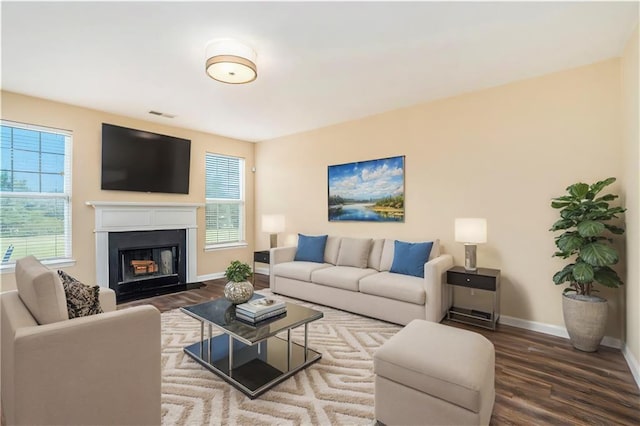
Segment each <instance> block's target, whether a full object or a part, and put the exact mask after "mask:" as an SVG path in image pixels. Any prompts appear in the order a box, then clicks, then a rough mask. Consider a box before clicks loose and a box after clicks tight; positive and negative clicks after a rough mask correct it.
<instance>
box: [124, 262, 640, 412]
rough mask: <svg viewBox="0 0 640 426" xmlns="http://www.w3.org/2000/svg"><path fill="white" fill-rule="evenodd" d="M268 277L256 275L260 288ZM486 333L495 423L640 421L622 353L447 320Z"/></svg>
mask: <svg viewBox="0 0 640 426" xmlns="http://www.w3.org/2000/svg"><path fill="white" fill-rule="evenodd" d="M268 280H269V277H267V276H264V275H256V283H255V287H256V289H257V290H259V289H263V288H268V287H269V281H268ZM224 284H225V280H224V279H220V280H212V281H207V282H206V283H205V286H203V287H202V288H199V289H195V290H189V291H184V292H181V293H175V294H168V295H164V296H156V297H153V298H149V299H144V300H138V301H135V302H129V303H126V304H121V305H119V306H118V309H123V308H126V307H129V306H135V305H141V304H152V305H154V306H155V307H157V308H158V309H159V310H160V311H163V312H164V311H168V310H171V309H176V308H179V307H181V306H187V305H192V304H196V303H201V302H205V301H207V300H211V299H213V298H217V297H221V296H222V295H223V288H224ZM445 323H446V324H447V325H451V326H454V327H459V328H465V329H468V330H472V331H475V332H478V333H480V334H482V335H483V336H485V337H487V338H488V339H489V340H490V341H491V342H493V344H494V346H495V349H496V403H495V406H494V409H493V416H492V418H491V424H492V425H592V424H594V425H640V391H639V390H638V387H637V386H636V384H635V382H634V380H633V377H632V375H631V372H630V371H629V367H628V366H627V363H626V361H625V360H624V357H623V355H622V353H621V352H620V351H619V350H617V349H612V348H607V347H603V346H601V347H600V349H599V350H598V352H595V353H585V352H580V351H578V350H575V349H573V347H572V346H571V344H570V343H569V341H568V340H566V339H563V338H560V337H554V336H549V335H547V334H542V333H537V332H533V331H528V330H523V329H520V328H515V327H510V326H505V325H498V329H497V330H496V331H490V330H484V329H481V328H477V327H473V326H467V325H464V324H459V323H455V322H448V321H445Z"/></svg>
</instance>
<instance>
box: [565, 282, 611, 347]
mask: <svg viewBox="0 0 640 426" xmlns="http://www.w3.org/2000/svg"><path fill="white" fill-rule="evenodd" d="M562 315H563V316H564V324H565V326H566V327H567V332H568V333H569V340H570V341H571V344H572V345H573V347H574V348H576V349H579V350H581V351H584V352H595V351H597V350H598V346H599V345H600V342H601V341H602V338H603V337H604V332H605V328H606V325H607V299H603V298H602V297H597V296H581V295H577V294H564V295H563V296H562Z"/></svg>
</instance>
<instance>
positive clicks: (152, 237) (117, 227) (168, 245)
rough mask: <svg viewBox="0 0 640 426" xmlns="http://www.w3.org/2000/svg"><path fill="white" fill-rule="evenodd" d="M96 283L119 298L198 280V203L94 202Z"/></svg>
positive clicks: (177, 287)
mask: <svg viewBox="0 0 640 426" xmlns="http://www.w3.org/2000/svg"><path fill="white" fill-rule="evenodd" d="M87 205H90V206H92V207H94V209H95V231H94V232H95V243H96V283H97V284H98V285H100V286H103V287H110V288H112V289H113V290H114V291H116V297H117V300H118V302H123V301H126V300H131V299H135V298H140V297H148V296H152V295H154V294H161V293H166V292H171V291H181V290H184V289H186V288H187V285H188V284H189V283H195V282H196V281H197V275H196V274H197V251H196V239H197V224H196V210H197V209H198V208H199V207H202V206H203V204H197V203H130V202H109V201H90V202H87Z"/></svg>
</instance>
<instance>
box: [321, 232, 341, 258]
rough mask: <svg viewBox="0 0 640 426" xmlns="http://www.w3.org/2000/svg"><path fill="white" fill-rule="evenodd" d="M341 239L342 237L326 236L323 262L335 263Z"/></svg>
mask: <svg viewBox="0 0 640 426" xmlns="http://www.w3.org/2000/svg"><path fill="white" fill-rule="evenodd" d="M341 240H342V238H340V237H334V236H331V235H329V236H328V237H327V244H326V245H325V247H324V263H330V264H332V265H335V264H336V262H337V261H338V252H339V251H340V241H341Z"/></svg>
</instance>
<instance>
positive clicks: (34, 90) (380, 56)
mask: <svg viewBox="0 0 640 426" xmlns="http://www.w3.org/2000/svg"><path fill="white" fill-rule="evenodd" d="M1 7H2V87H3V90H8V91H12V92H18V93H23V94H27V95H32V96H37V97H42V98H47V99H53V100H56V101H61V102H66V103H70V104H74V105H80V106H84V107H89V108H94V109H98V110H103V111H108V112H112V113H116V114H122V115H125V116H129V117H135V118H139V119H143V120H148V121H153V122H158V123H164V124H169V125H173V126H178V127H185V128H190V129H196V130H201V131H205V132H210V133H215V134H220V135H224V136H229V137H234V138H238V139H243V140H249V141H260V140H265V139H271V138H275V137H278V136H283V135H287V134H292V133H297V132H301V131H305V130H310V129H315V128H319V127H323V126H327V125H330V124H334V123H339V122H343V121H348V120H352V119H356V118H360V117H364V116H368V115H372V114H376V113H380V112H383V111H388V110H393V109H397V108H401V107H405V106H410V105H414V104H417V103H421V102H426V101H429V100H433V99H437V98H443V97H447V96H452V95H456V94H460V93H464V92H468V91H473V90H478V89H482V88H486V87H491V86H495V85H500V84H504V83H507V82H511V81H515V80H520V79H524V78H528V77H533V76H537V75H542V74H546V73H549V72H554V71H558V70H562V69H566V68H571V67H576V66H580V65H585V64H589V63H593V62H597V61H600V60H604V59H607V58H611V57H615V56H619V55H620V53H621V52H622V49H623V47H624V44H625V42H626V41H627V40H628V38H629V36H630V35H631V32H632V31H633V29H634V28H635V26H636V25H637V23H638V2H637V1H635V2H603V3H593V2H568V3H559V2H551V3H538V2H534V3H509V2H507V3H504V2H498V3H480V2H471V3H467V2H465V3H461V2H457V3H446V2H408V3H394V2H354V3H346V2H345V3H342V2H313V3H309V2H300V3H297V2H283V3H271V2H255V3H244V2H216V3H211V2H207V3H204V2H189V3H180V2H177V3H169V2H141V3H128V2H117V3H110V2H104V3H88V2H72V3H53V2H50V3H9V2H5V1H3V2H2V6H1ZM220 37H232V38H237V39H239V40H242V41H245V42H246V43H248V44H249V45H251V46H252V47H253V48H254V49H255V50H256V51H257V53H258V60H257V65H258V79H257V80H256V81H255V82H253V83H250V84H247V85H227V84H223V83H219V82H216V81H214V80H212V79H210V78H209V77H207V76H206V74H205V71H204V62H205V58H204V50H205V47H206V44H207V42H208V41H209V40H211V39H215V38H220ZM150 110H156V111H161V112H165V113H169V114H175V115H176V117H175V118H173V119H169V118H163V117H155V116H152V115H149V114H148V111H150Z"/></svg>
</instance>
